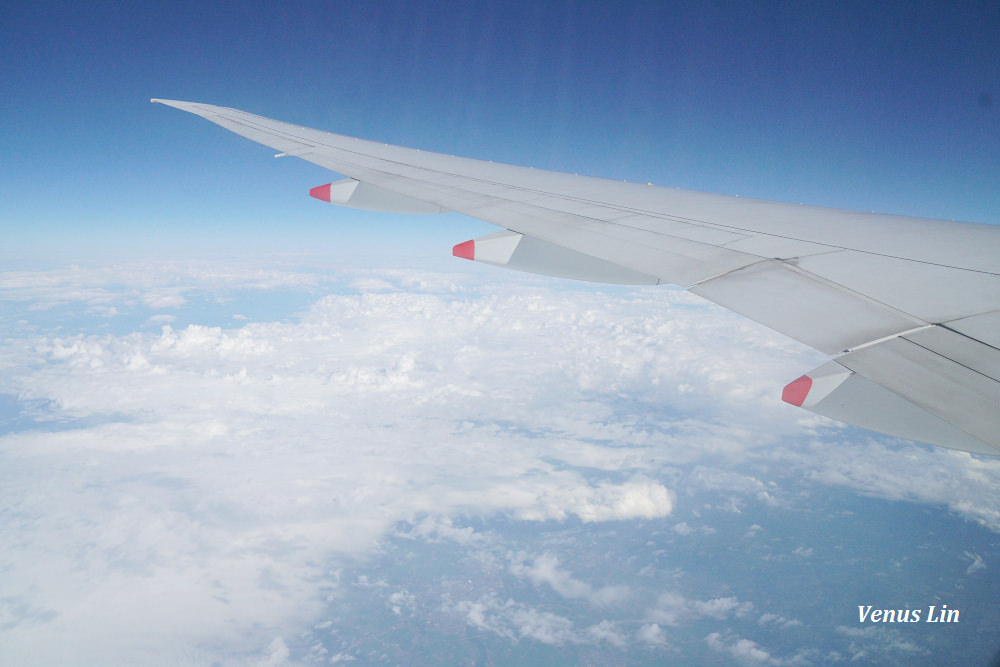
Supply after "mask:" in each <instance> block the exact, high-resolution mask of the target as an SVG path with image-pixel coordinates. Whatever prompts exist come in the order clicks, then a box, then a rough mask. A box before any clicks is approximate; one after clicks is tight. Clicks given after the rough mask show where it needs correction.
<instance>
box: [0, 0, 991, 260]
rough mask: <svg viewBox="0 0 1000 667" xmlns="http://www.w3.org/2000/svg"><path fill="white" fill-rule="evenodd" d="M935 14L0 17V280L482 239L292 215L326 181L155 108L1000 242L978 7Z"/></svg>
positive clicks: (340, 12)
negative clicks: (67, 263) (116, 264)
mask: <svg viewBox="0 0 1000 667" xmlns="http://www.w3.org/2000/svg"><path fill="white" fill-rule="evenodd" d="M957 7H958V6H957V5H955V4H954V3H946V2H939V3H931V2H921V3H909V2H900V3H879V7H878V8H872V7H871V6H870V3H824V2H806V3H803V2H771V3H752V4H751V3H705V2H677V3H643V2H631V3H619V2H605V3H602V2H586V3H567V2H563V3H555V2H554V3H534V2H531V3H529V2H478V3H469V2H434V3H416V2H358V3H337V2H314V3H281V4H280V5H276V4H274V3H265V2H239V3H225V2H220V3H187V2H181V3H169V4H157V5H152V4H148V3H121V2H95V3H85V4H80V3H70V2H45V3H27V2H25V3H6V4H5V5H4V6H3V8H0V90H2V91H3V93H4V102H3V104H2V105H0V127H3V130H4V131H3V142H4V160H3V162H2V165H0V225H2V227H3V233H4V235H5V237H6V238H7V241H8V243H7V244H5V246H6V247H5V248H4V249H3V251H2V257H3V258H6V259H7V260H8V261H13V260H25V259H30V258H36V259H45V258H51V257H53V256H54V255H55V254H57V253H62V254H65V255H68V256H74V255H81V256H83V257H86V256H87V255H93V254H94V253H98V252H102V253H108V252H120V253H122V254H124V255H126V256H129V257H133V256H136V255H137V254H138V255H143V254H156V253H161V252H163V251H164V250H165V249H176V250H180V251H182V252H185V253H187V252H196V251H197V250H198V249H204V248H206V247H212V246H218V247H221V248H225V249H226V250H227V252H231V251H233V250H234V249H237V250H239V249H242V248H244V247H245V248H246V249H248V250H252V251H254V252H259V251H260V250H261V249H262V248H266V249H268V250H269V251H271V250H274V249H276V248H278V247H281V248H283V249H286V250H293V251H295V250H302V249H303V247H304V245H306V244H308V245H309V246H310V249H315V248H316V247H323V248H336V247H339V246H343V245H345V243H346V245H347V246H349V247H351V246H352V244H355V243H357V244H359V245H364V244H365V243H368V244H371V243H372V238H373V237H378V243H379V245H380V247H384V246H385V245H386V244H388V245H390V246H393V245H395V246H397V247H400V248H411V247H414V246H416V247H415V249H414V250H413V252H428V253H430V252H432V251H433V252H434V253H437V252H442V253H443V254H444V255H445V256H447V254H448V250H449V249H450V245H451V244H452V243H454V242H459V241H462V240H465V239H466V238H470V237H471V236H475V235H477V234H478V233H480V230H481V229H484V230H485V229H489V227H486V226H483V227H477V226H476V223H472V222H471V221H468V220H465V221H462V220H461V219H459V218H457V217H456V216H445V217H444V218H421V219H411V218H399V219H395V218H391V217H386V216H378V215H373V216H361V217H360V218H359V216H358V214H357V213H356V212H349V215H348V214H347V213H344V212H339V211H336V210H331V207H323V206H321V205H320V204H319V203H317V202H315V201H312V200H310V199H309V198H308V196H306V195H307V192H308V189H309V187H312V186H313V185H317V184H320V183H323V182H325V181H326V180H327V178H328V177H327V173H326V172H324V171H323V170H322V169H320V168H318V167H315V166H313V165H309V164H306V163H304V162H301V161H296V160H274V159H273V158H271V155H270V153H269V151H268V149H266V148H263V147H260V146H257V145H254V144H252V143H250V142H248V141H246V140H245V139H242V138H239V137H234V136H229V135H228V134H227V133H226V132H224V131H222V130H220V129H219V128H217V127H213V126H210V125H208V124H207V123H205V122H204V121H202V120H200V119H196V118H191V117H188V116H185V115H184V114H181V113H179V112H177V111H175V110H172V109H168V108H163V107H155V106H151V105H150V104H149V98H151V97H164V98H173V99H183V100H194V101H201V102H208V103H212V104H220V105H223V106H232V107H236V108H240V109H244V110H248V111H252V112H254V113H259V114H262V115H265V116H270V117H274V118H279V119H282V120H287V121H290V122H295V123H299V124H303V125H308V126H312V127H319V128H322V129H328V130H331V131H336V132H340V133H344V134H353V135H358V136H363V137H366V138H372V139H379V140H384V141H387V142H392V143H399V144H404V145H410V146H414V147H419V148H424V149H431V150H439V151H443V152H450V153H456V154H462V155H468V156H472V157H480V158H484V159H494V160H497V161H506V162H513V163H520V164H530V165H534V166H538V167H546V168H551V169H558V170H564V171H571V172H581V173H588V174H592V175H600V176H608V177H613V178H623V179H628V180H634V181H640V182H646V181H651V182H654V183H658V184H664V185H670V186H678V187H685V188H692V189H701V190H708V191H715V192H723V193H735V194H741V195H744V196H757V197H762V198H770V199H778V200H787V201H801V202H805V203H813V204H820V205H830V206H839V207H845V208H857V209H868V210H879V211H886V212H898V213H906V214H913V215H921V216H926V217H942V218H954V219H966V220H976V221H981V222H993V223H996V222H1000V217H998V216H1000V214H998V211H1000V205H998V204H1000V9H998V5H997V3H996V2H977V3H972V2H970V3H962V5H961V9H960V10H959V9H957ZM359 221H360V223H361V224H359ZM359 227H360V228H359Z"/></svg>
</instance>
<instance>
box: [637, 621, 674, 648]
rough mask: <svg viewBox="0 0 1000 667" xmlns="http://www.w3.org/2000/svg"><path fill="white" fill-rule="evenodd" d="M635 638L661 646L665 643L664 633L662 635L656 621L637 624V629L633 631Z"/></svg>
mask: <svg viewBox="0 0 1000 667" xmlns="http://www.w3.org/2000/svg"><path fill="white" fill-rule="evenodd" d="M635 636H636V638H637V639H638V640H639V641H641V642H643V643H646V644H653V645H654V646H662V645H663V644H666V643H667V638H666V635H664V633H663V630H662V629H661V628H660V626H659V625H657V624H656V623H646V624H644V625H641V626H639V629H638V630H636V632H635Z"/></svg>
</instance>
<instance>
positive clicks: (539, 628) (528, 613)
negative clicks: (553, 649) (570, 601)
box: [455, 595, 604, 646]
mask: <svg viewBox="0 0 1000 667" xmlns="http://www.w3.org/2000/svg"><path fill="white" fill-rule="evenodd" d="M455 608H456V610H457V611H458V612H459V613H461V614H462V615H463V616H464V617H465V620H466V622H467V623H468V624H469V625H471V626H472V627H475V628H479V629H480V630H486V631H489V632H493V633H495V634H497V635H499V636H500V637H503V638H505V639H508V640H511V641H516V640H519V639H528V640H534V641H538V642H542V643H543V644H551V645H554V646H560V645H563V644H572V643H579V642H580V641H582V639H581V636H580V634H579V633H578V632H577V631H576V630H575V629H574V627H573V622H572V621H571V620H569V619H568V618H566V617H564V616H560V615H558V614H554V613H552V612H548V611H539V610H538V609H535V608H533V607H529V606H528V605H525V604H522V603H517V602H514V601H513V600H506V601H503V602H501V601H500V600H499V599H498V598H496V597H495V596H492V595H490V596H485V597H483V598H480V599H479V600H477V601H476V602H471V601H462V602H459V603H458V604H457V605H456V606H455ZM586 634H589V635H590V637H592V638H595V639H602V640H603V639H604V638H603V637H594V635H593V633H589V632H588V633H586Z"/></svg>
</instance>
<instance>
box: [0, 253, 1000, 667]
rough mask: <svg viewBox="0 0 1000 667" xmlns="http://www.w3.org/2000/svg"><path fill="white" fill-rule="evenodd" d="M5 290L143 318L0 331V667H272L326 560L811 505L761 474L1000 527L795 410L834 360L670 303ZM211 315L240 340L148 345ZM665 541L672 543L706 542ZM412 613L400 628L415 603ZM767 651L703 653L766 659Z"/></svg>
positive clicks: (171, 271)
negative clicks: (277, 298)
mask: <svg viewBox="0 0 1000 667" xmlns="http://www.w3.org/2000/svg"><path fill="white" fill-rule="evenodd" d="M248 284H249V285H250V286H249V287H248ZM236 285H239V286H240V289H254V290H258V291H260V292H261V293H266V292H267V291H268V290H278V289H284V288H289V287H290V286H292V287H294V288H295V289H297V290H299V291H301V292H303V293H305V294H311V293H316V292H320V293H316V296H314V297H312V298H311V301H312V303H311V305H309V306H308V307H307V308H306V309H305V310H303V311H302V312H301V313H300V314H299V315H296V316H291V317H290V316H289V315H290V314H289V313H287V312H285V313H282V312H277V311H276V312H275V313H274V316H273V317H256V318H254V319H253V320H243V319H239V318H235V319H234V318H233V316H234V315H239V314H240V313H239V312H235V311H236V310H238V309H240V308H242V307H243V305H244V304H242V303H233V302H232V300H231V294H230V292H231V291H232V290H233V289H235V286H236ZM0 288H2V289H3V290H4V292H3V293H4V294H5V295H6V298H7V299H8V302H10V303H14V304H21V306H19V307H23V308H28V309H31V308H34V309H35V311H33V312H37V313H40V315H39V316H38V317H42V314H44V313H45V312H47V311H49V310H51V309H52V308H56V307H68V308H73V307H76V306H79V307H81V308H88V309H93V308H96V307H100V308H102V309H104V310H103V311H102V313H103V315H102V317H103V316H104V315H106V316H107V318H110V319H111V320H112V321H114V320H115V319H116V318H121V317H123V314H124V313H128V312H133V311H134V312H136V313H138V312H142V311H143V309H145V315H143V317H136V321H137V322H141V324H139V325H137V326H135V327H132V328H130V329H129V328H127V329H128V330H123V331H120V332H119V331H114V332H102V330H101V328H100V327H99V326H96V325H95V328H93V329H92V330H91V331H86V330H84V331H74V330H73V329H72V328H70V329H69V331H66V329H67V327H66V326H64V325H63V324H46V323H44V322H42V321H41V320H39V321H38V322H33V321H32V320H31V319H30V316H25V313H26V312H27V311H25V310H23V308H22V309H21V310H18V312H17V316H18V317H19V318H20V319H18V320H8V321H7V322H5V327H6V328H7V330H8V333H9V335H8V336H7V337H6V338H5V339H4V341H3V342H2V344H0V353H2V354H0V365H2V368H0V370H2V379H0V393H3V394H6V395H7V396H8V397H13V398H10V399H9V400H13V401H15V403H16V412H17V413H18V414H17V420H16V424H17V426H14V427H10V428H8V429H7V432H6V434H3V435H2V437H0V460H2V464H3V465H2V470H3V471H4V472H3V473H2V475H3V486H2V488H3V489H4V490H3V492H2V496H0V504H2V507H3V510H4V514H3V516H4V517H5V519H3V521H4V524H3V526H2V527H3V533H4V535H5V536H6V538H5V539H6V544H7V546H6V547H4V548H3V549H2V550H0V571H2V572H5V573H7V574H4V575H0V577H2V581H3V586H2V590H3V591H4V593H3V596H4V601H3V604H2V606H0V608H2V609H3V614H4V616H3V617H0V618H2V620H0V631H2V632H3V634H4V641H3V642H0V644H2V645H3V646H4V647H5V648H4V649H0V655H6V656H7V657H8V659H11V660H14V661H18V660H23V659H26V658H27V657H28V656H40V659H41V661H43V662H44V661H49V662H59V661H72V660H74V659H78V658H79V657H80V656H81V655H82V656H84V662H90V663H98V662H102V661H105V660H110V661H113V660H116V659H117V660H122V659H126V660H128V661H132V662H142V663H144V664H168V663H169V664H177V663H185V662H188V663H198V662H206V661H207V662H210V661H211V660H216V659H221V660H223V661H226V660H228V659H232V660H235V661H236V662H240V661H243V660H245V659H247V656H250V655H253V656H259V655H265V654H266V655H267V656H270V657H269V658H268V659H272V658H273V659H274V660H277V661H279V662H280V660H283V659H284V658H283V657H282V656H286V657H287V652H288V650H289V649H288V645H286V644H285V643H284V642H285V640H284V639H281V638H282V637H284V636H287V635H288V633H294V632H295V630H296V628H301V627H308V625H309V623H310V622H311V621H312V619H314V618H316V616H317V614H319V613H320V611H321V609H322V607H323V605H324V601H325V599H326V598H327V597H328V596H330V595H336V591H335V590H333V589H330V590H327V589H326V588H324V586H328V585H331V584H323V585H321V586H318V585H317V583H316V582H318V581H320V580H323V577H324V576H325V575H324V573H325V572H327V571H328V570H329V568H330V563H331V562H333V561H336V560H337V559H349V558H358V557H363V556H364V555H365V554H368V553H371V551H372V549H374V548H376V546H377V545H378V544H379V542H380V540H382V539H383V538H384V537H385V536H386V535H387V534H389V533H390V532H391V530H392V529H393V526H397V525H399V524H400V522H410V523H412V525H413V526H415V527H416V528H414V531H416V532H415V533H414V535H416V536H419V537H420V539H426V540H436V539H448V540H450V541H453V542H456V543H461V540H463V539H464V540H466V543H467V545H470V546H474V545H475V544H474V543H476V542H477V541H481V540H482V539H485V538H484V537H483V536H482V534H480V533H477V532H475V531H472V532H469V531H468V530H466V529H464V528H462V527H460V526H459V527H456V526H454V525H452V524H451V523H450V521H451V519H450V518H451V517H491V516H497V515H499V516H504V517H507V518H509V519H510V520H513V521H525V522H547V521H555V522H562V521H570V522H578V523H579V524H580V525H589V524H594V525H596V524H602V523H607V522H618V521H635V520H664V519H667V518H668V517H670V515H671V514H672V512H674V510H675V508H676V506H677V503H678V497H679V495H684V496H686V497H690V496H692V495H693V494H704V493H711V494H713V498H716V500H715V501H713V502H714V503H715V505H713V507H716V508H724V511H727V512H733V513H739V512H740V511H742V509H743V508H745V507H747V504H748V503H751V504H755V506H756V505H757V504H759V505H761V506H770V507H780V506H782V505H783V504H784V505H788V504H790V503H794V502H795V501H794V498H793V496H792V495H791V494H790V492H789V491H788V490H786V489H783V488H781V487H780V485H776V484H775V482H773V481H768V479H769V477H768V473H767V471H768V470H778V469H781V470H783V471H786V472H787V471H788V470H797V471H798V473H797V474H798V475H800V476H801V477H803V478H805V479H808V480H811V482H812V483H815V484H821V485H828V486H830V485H833V486H845V487H849V488H854V489H860V490H862V491H863V492H864V493H868V494H872V495H877V496H880V497H885V498H893V499H905V500H911V501H919V502H927V503H944V504H947V505H948V506H949V507H951V508H952V509H953V510H954V511H956V512H959V513H961V514H963V515H965V516H968V517H970V518H973V519H975V520H977V521H979V522H981V523H983V524H985V525H988V526H990V527H991V528H993V529H994V530H1000V498H998V491H997V488H998V484H997V482H998V480H1000V466H998V465H997V464H996V462H994V461H988V460H984V459H977V458H975V457H971V456H969V455H965V454H959V453H954V452H945V451H942V450H930V449H927V448H922V447H913V446H907V447H904V448H903V449H900V448H899V447H898V446H894V445H888V444H886V443H885V439H876V438H870V437H869V436H867V435H861V436H860V440H861V444H853V445H850V446H848V445H846V444H845V443H846V442H847V439H848V438H854V439H855V440H858V439H859V438H858V436H857V435H856V434H858V433H859V432H858V431H857V430H855V429H846V428H843V427H839V426H837V425H834V424H832V423H830V422H826V421H824V420H818V419H815V418H813V417H811V416H809V415H804V414H803V413H801V412H799V411H796V410H794V409H792V408H790V407H788V406H785V405H783V404H781V403H780V401H778V400H777V396H778V395H780V386H781V385H782V384H783V383H784V382H785V381H787V379H788V378H792V377H795V376H796V375H797V374H799V373H801V372H802V371H803V370H807V369H809V368H812V367H813V366H815V365H818V363H819V362H820V361H821V359H819V358H818V357H817V355H815V354H814V353H812V352H810V351H808V350H804V349H802V348H801V347H800V346H798V345H796V344H795V343H793V342H791V341H788V340H787V339H784V338H782V337H780V336H778V335H776V334H774V333H772V332H769V331H767V330H765V329H763V328H761V327H758V326H756V325H754V324H753V323H749V322H747V321H745V320H742V319H740V318H737V317H736V316H733V315H731V314H728V313H725V312H723V311H721V310H719V309H717V308H714V307H711V306H707V305H705V304H703V303H701V302H699V301H698V300H697V299H696V298H695V297H692V296H690V295H688V294H687V293H684V292H680V291H676V290H668V289H637V290H621V289H617V288H608V289H604V290H601V289H594V288H590V287H581V288H576V287H573V288H569V287H567V286H566V284H564V283H549V282H545V281H538V280H534V279H515V280H512V281H510V282H509V283H505V284H503V285H497V284H491V283H485V284H482V283H479V282H478V281H477V280H475V279H473V278H471V277H470V276H468V275H461V274H456V275H440V274H432V273H420V272H410V273H407V272H400V271H383V272H373V271H358V272H353V273H351V272H341V273H339V274H333V275H330V274H323V273H320V272H317V271H307V270H299V269H288V268H284V269H280V270H279V269H274V270H258V269H254V268H252V267H245V266H230V265H220V266H207V265H197V266H180V267H178V266H177V265H163V266H159V267H155V266H154V267H143V268H141V269H140V268H137V267H117V268H115V269H108V270H85V269H69V270H65V271H55V272H38V273H30V272H25V273H18V274H6V275H4V276H0ZM322 292H325V293H326V295H325V296H324V295H322V294H321V293H322ZM199 300H201V301H205V300H207V301H211V302H214V303H215V304H216V305H215V306H214V309H215V311H217V312H216V313H215V314H214V315H213V318H212V319H213V321H225V322H229V324H227V325H224V326H220V325H205V324H195V323H192V324H186V325H183V326H181V325H177V324H171V323H167V324H163V322H164V321H166V319H165V318H164V319H160V320H159V321H156V320H151V318H157V317H163V316H164V315H167V316H169V317H173V314H175V313H176V314H177V315H178V316H181V317H184V316H185V315H184V309H185V308H187V307H191V305H192V304H193V303H194V302H196V301H199ZM277 310H278V311H280V308H278V309H277ZM163 311H167V312H163ZM802 434H806V435H805V438H802ZM793 436H795V437H797V438H798V439H799V440H798V441H799V442H800V443H801V442H802V441H803V440H804V441H805V442H806V443H808V442H810V441H812V442H814V443H815V444H813V445H810V444H805V445H804V446H803V445H801V444H798V445H792V444H790V442H792V440H791V439H792V438H793ZM915 480H916V482H917V483H914V482H915ZM428 522H430V523H428ZM689 524H692V525H689ZM672 525H673V526H674V527H673V531H672V532H674V533H675V534H676V535H678V536H679V537H678V539H696V538H697V536H698V535H710V534H711V533H712V532H714V529H712V528H711V527H709V526H705V525H697V523H696V518H695V519H693V518H691V517H690V516H686V517H685V520H684V521H683V522H679V521H674V522H673V524H672ZM421 526H423V529H422V530H423V531H424V532H423V533H420V532H419V530H420V527H421ZM756 528H757V530H759V529H760V527H759V526H757V527H756ZM751 532H753V530H752V527H751ZM445 535H446V537H442V536H445ZM803 553H805V551H803ZM974 558H980V557H978V556H976V557H974ZM977 563H978V564H979V565H977ZM981 563H984V561H983V560H982V559H981V558H980V560H974V561H973V565H972V566H969V565H968V564H966V565H965V567H967V568H968V570H969V573H970V575H971V574H974V573H975V572H976V571H977V570H981V569H984V568H986V567H989V565H987V564H981ZM505 567H506V570H507V572H508V574H509V575H510V576H513V577H516V578H518V579H519V580H522V581H524V582H526V583H530V585H532V586H534V587H536V588H538V590H540V591H552V592H554V593H555V594H556V595H558V596H560V597H562V598H565V599H566V600H571V601H578V602H579V603H580V604H585V605H587V606H588V607H593V608H595V609H601V608H605V609H606V608H613V607H614V606H615V605H617V604H621V603H622V602H623V601H625V600H628V599H629V596H630V595H631V593H630V590H631V589H630V588H629V587H628V586H623V585H617V584H608V585H598V584H595V583H592V582H589V581H585V580H582V579H580V578H578V577H576V576H574V575H573V574H572V573H571V572H570V571H569V570H567V569H565V567H564V566H563V565H561V562H560V556H559V555H557V554H554V553H546V552H542V553H527V552H525V553H517V552H515V553H513V554H512V555H510V556H509V557H507V564H506V566H505ZM396 593H398V595H397V597H396V598H395V599H394V600H393V601H391V604H390V607H391V608H393V609H396V610H397V611H396V613H398V614H402V613H403V612H405V611H406V610H407V609H408V608H409V607H412V604H413V602H412V600H411V599H410V598H408V597H407V595H406V594H404V593H403V592H399V591H397V592H396ZM452 609H453V610H455V612H456V613H458V614H459V615H460V616H461V617H463V618H464V619H465V622H466V623H468V624H469V625H471V626H473V627H477V628H480V629H482V630H484V631H489V632H491V633H494V634H496V635H497V636H500V637H505V638H509V639H510V640H512V641H513V640H520V639H525V640H531V641H537V642H541V643H544V644H552V645H558V644H560V643H566V642H570V643H577V644H579V643H586V642H595V643H597V644H602V643H603V644H606V645H609V646H618V645H625V644H628V643H633V642H639V643H642V644H645V645H649V646H660V645H664V646H665V645H666V644H667V643H669V642H668V641H667V639H666V637H667V635H666V634H664V633H665V629H669V628H670V627H671V626H674V625H676V624H678V623H684V622H689V621H691V620H692V619H709V620H711V619H715V620H718V621H720V622H721V621H725V620H727V619H734V618H742V617H744V616H746V615H747V614H750V613H751V612H754V613H758V614H759V613H764V612H765V611H766V610H758V609H755V608H754V606H753V604H752V603H751V602H749V601H746V600H740V599H738V598H737V597H734V596H727V595H718V596H715V597H708V598H705V599H701V600H699V599H695V598H690V597H686V596H681V595H680V594H676V595H675V594H670V593H667V594H665V597H661V598H660V599H658V600H657V601H656V602H655V603H653V604H652V605H651V606H650V607H649V609H647V610H646V611H645V612H643V614H644V616H643V618H642V624H641V627H638V628H623V627H620V626H619V625H617V624H616V623H615V622H613V621H611V620H606V621H599V622H594V623H592V624H591V625H588V626H585V627H580V625H579V623H574V622H572V621H571V620H569V619H567V618H566V617H565V616H564V615H561V614H559V613H556V612H555V611H551V610H547V609H540V608H537V607H534V606H531V605H527V604H525V603H523V602H518V601H515V600H510V599H505V598H501V597H498V596H496V595H495V594H492V593H485V594H483V595H482V596H480V597H478V598H474V599H473V598H469V599H465V600H461V601H455V602H454V605H453V607H452ZM764 616H768V621H767V622H768V623H772V624H776V623H778V622H779V619H784V620H782V621H781V622H782V623H795V622H796V621H794V620H792V619H787V618H784V617H781V616H779V615H777V614H770V615H768V614H766V613H765V614H764ZM764 616H761V618H762V619H763V618H764ZM761 624H762V625H764V624H765V621H763V620H761ZM52 637H59V638H60V640H59V641H58V642H52V641H50V640H51V638H52ZM279 640H280V641H279ZM748 642H750V640H746V639H742V638H738V637H735V636H730V635H729V634H726V632H722V633H721V634H717V635H712V636H709V638H708V639H707V640H706V645H707V646H708V647H709V648H710V649H711V650H713V651H718V652H722V653H725V654H729V655H731V656H733V657H737V658H740V659H744V658H746V659H750V658H753V657H754V656H758V657H760V656H764V655H765V654H766V650H765V649H764V648H762V647H760V646H758V645H757V644H755V643H753V642H750V643H748ZM275 656H276V657H275ZM275 664H278V663H275Z"/></svg>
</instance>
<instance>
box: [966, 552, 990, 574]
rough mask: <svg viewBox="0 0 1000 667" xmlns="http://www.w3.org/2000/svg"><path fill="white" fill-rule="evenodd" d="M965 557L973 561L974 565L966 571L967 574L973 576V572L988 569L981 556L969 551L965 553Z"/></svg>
mask: <svg viewBox="0 0 1000 667" xmlns="http://www.w3.org/2000/svg"><path fill="white" fill-rule="evenodd" d="M965 555H966V556H967V557H968V558H971V559H972V564H971V565H969V567H968V568H966V570H965V573H966V574H972V573H973V572H978V571H979V570H985V569H986V561H984V560H983V557H982V556H980V555H979V554H971V553H969V552H968V551H966V552H965Z"/></svg>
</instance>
